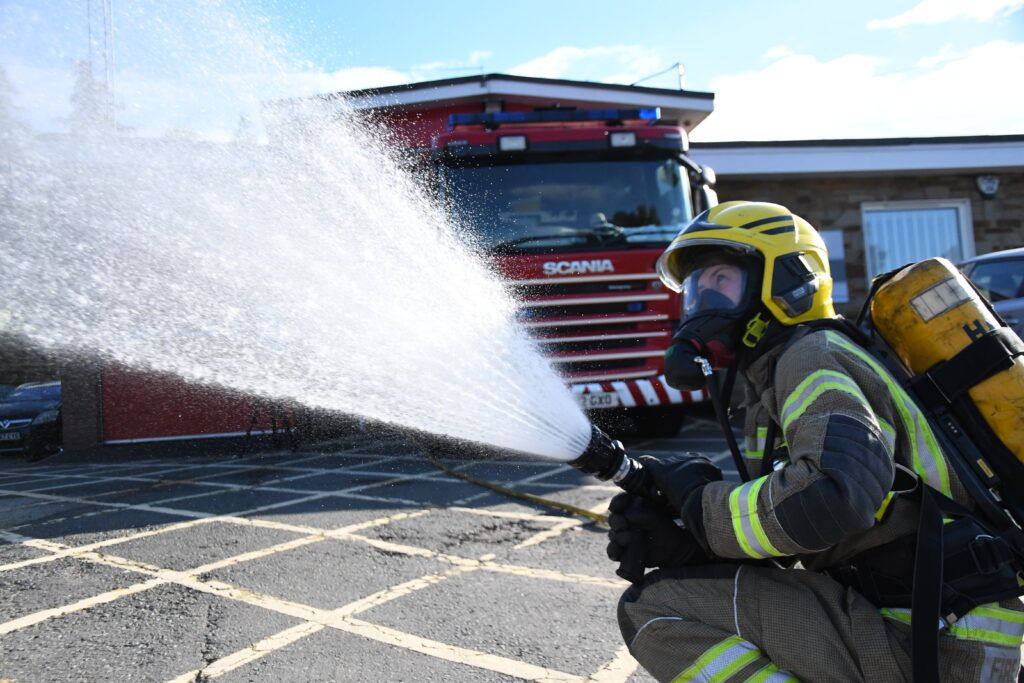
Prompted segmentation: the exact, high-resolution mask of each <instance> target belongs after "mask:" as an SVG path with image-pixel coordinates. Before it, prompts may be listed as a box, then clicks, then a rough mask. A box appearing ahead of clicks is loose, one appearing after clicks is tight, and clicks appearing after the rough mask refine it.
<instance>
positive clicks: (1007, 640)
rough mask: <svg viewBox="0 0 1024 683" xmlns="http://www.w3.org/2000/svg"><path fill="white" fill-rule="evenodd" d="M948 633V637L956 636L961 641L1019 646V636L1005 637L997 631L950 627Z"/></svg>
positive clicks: (1005, 635)
mask: <svg viewBox="0 0 1024 683" xmlns="http://www.w3.org/2000/svg"><path fill="white" fill-rule="evenodd" d="M949 633H950V635H953V636H956V637H957V638H960V639H961V640H980V641H982V642H984V643H992V644H993V645H1005V646H1006V647H1019V646H1020V644H1021V637H1020V636H1012V635H1007V634H1005V633H999V632H997V631H986V630H984V629H980V628H965V627H963V626H950V627H949Z"/></svg>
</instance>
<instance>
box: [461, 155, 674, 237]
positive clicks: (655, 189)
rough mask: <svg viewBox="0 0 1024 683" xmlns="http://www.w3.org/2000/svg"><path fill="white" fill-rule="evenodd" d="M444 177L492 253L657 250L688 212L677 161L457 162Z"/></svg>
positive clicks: (463, 220) (465, 217)
mask: <svg viewBox="0 0 1024 683" xmlns="http://www.w3.org/2000/svg"><path fill="white" fill-rule="evenodd" d="M443 175H444V186H445V190H446V194H447V200H448V204H449V206H450V208H451V211H452V212H453V213H454V214H455V216H456V218H457V220H458V221H459V222H460V223H461V224H462V225H463V226H465V227H466V228H468V229H469V231H470V232H471V234H472V237H473V238H474V239H476V240H477V241H478V242H479V243H480V245H481V246H483V247H484V248H486V249H491V250H496V251H513V252H529V251H550V250H552V249H558V250H588V249H602V250H604V249H629V248H636V247H638V246H646V247H657V248H660V247H663V246H664V245H665V244H667V243H668V242H669V241H671V240H672V238H673V237H675V236H676V234H678V232H679V230H680V228H681V227H682V226H683V225H685V224H686V222H687V221H688V220H689V219H690V218H691V208H690V198H689V192H688V187H687V180H686V175H685V172H684V170H683V169H682V168H681V167H680V164H679V162H678V161H676V160H675V159H657V160H650V159H649V160H593V161H573V162H559V161H553V162H545V163H516V164H512V163H510V164H492V165H458V166H449V167H447V168H445V169H444V170H443Z"/></svg>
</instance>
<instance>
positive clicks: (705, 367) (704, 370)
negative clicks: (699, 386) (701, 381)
mask: <svg viewBox="0 0 1024 683" xmlns="http://www.w3.org/2000/svg"><path fill="white" fill-rule="evenodd" d="M693 362H694V363H696V364H697V365H699V366H700V371H701V374H703V375H704V376H705V377H710V376H711V363H709V362H708V359H707V358H705V357H703V356H697V357H696V358H694V359H693Z"/></svg>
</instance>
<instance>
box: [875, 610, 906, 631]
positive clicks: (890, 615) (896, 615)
mask: <svg viewBox="0 0 1024 683" xmlns="http://www.w3.org/2000/svg"><path fill="white" fill-rule="evenodd" d="M878 611H879V612H880V613H881V615H882V616H883V617H885V618H886V619H894V620H896V621H898V622H900V623H903V624H906V625H908V626H909V625H910V610H908V609H904V608H902V607H883V608H882V609H880V610H878Z"/></svg>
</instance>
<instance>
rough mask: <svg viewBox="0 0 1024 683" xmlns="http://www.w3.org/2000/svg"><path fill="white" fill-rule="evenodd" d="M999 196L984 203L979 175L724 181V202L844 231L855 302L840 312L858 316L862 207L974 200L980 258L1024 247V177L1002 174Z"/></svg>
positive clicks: (862, 284) (862, 288)
mask: <svg viewBox="0 0 1024 683" xmlns="http://www.w3.org/2000/svg"><path fill="white" fill-rule="evenodd" d="M998 175H999V192H998V194H997V195H996V197H995V198H994V199H984V198H983V197H982V196H981V194H980V193H979V192H978V189H977V187H976V185H975V178H976V177H977V174H973V173H971V174H956V175H920V176H911V175H893V176H877V175H873V176H869V175H865V176H845V177H825V176H819V177H811V178H781V179H777V180H772V179H766V178H750V179H740V178H729V177H727V176H726V177H720V178H719V182H718V194H719V199H720V200H721V201H728V200H731V199H748V200H753V201H771V202H775V203H778V204H783V205H784V206H786V207H788V208H789V209H790V210H792V211H793V212H794V213H796V214H798V215H800V216H803V217H804V218H806V219H807V220H808V221H810V222H811V224H812V225H814V226H815V227H816V228H819V229H821V230H842V231H843V246H844V247H845V250H846V279H847V283H848V285H849V288H850V303H849V304H846V305H844V306H841V307H839V308H840V309H841V310H842V312H843V313H845V314H847V315H849V314H851V313H855V312H856V310H857V308H858V307H859V306H860V303H861V302H862V301H863V298H864V295H865V294H866V293H867V282H866V277H867V275H866V262H865V255H864V237H863V233H862V226H861V214H860V210H861V204H862V203H863V202H884V201H905V200H921V199H964V198H966V199H970V201H971V213H972V216H973V223H974V248H975V253H977V254H986V253H988V252H990V251H999V250H1000V249H1011V248H1013V247H1020V246H1024V173H999V174H998Z"/></svg>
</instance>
